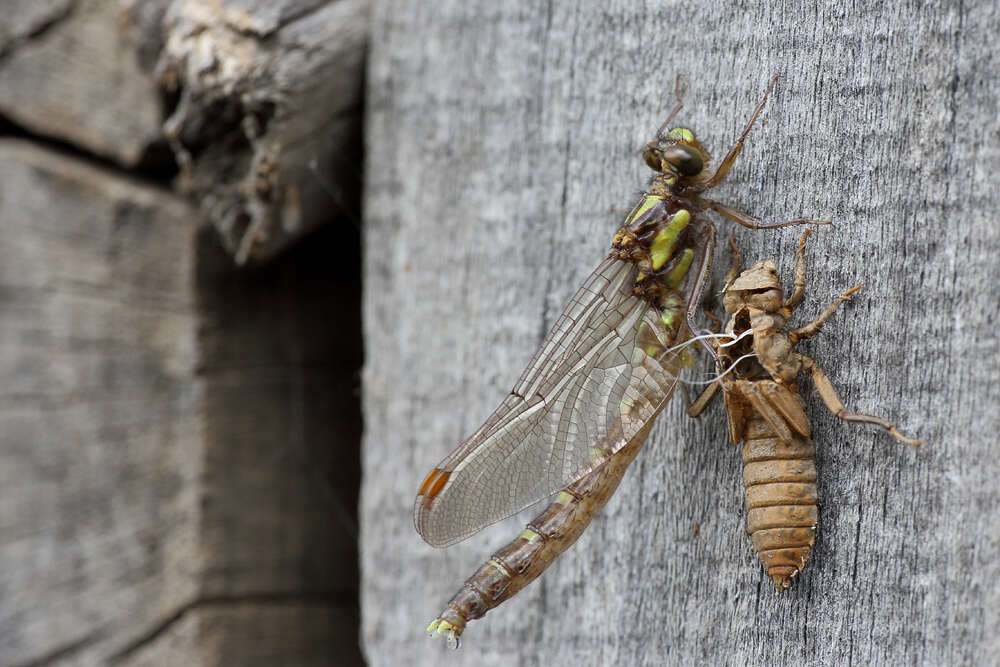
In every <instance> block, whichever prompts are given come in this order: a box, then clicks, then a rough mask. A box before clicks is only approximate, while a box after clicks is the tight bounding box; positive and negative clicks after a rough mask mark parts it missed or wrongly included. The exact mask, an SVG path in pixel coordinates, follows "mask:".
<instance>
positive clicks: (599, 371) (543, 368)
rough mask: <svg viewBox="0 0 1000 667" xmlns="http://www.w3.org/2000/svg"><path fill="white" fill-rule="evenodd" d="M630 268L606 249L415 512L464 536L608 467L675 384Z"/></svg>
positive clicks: (453, 536)
mask: <svg viewBox="0 0 1000 667" xmlns="http://www.w3.org/2000/svg"><path fill="white" fill-rule="evenodd" d="M636 273H637V269H636V267H635V265H634V264H632V263H630V262H626V261H622V260H619V259H617V258H616V257H614V256H609V257H608V258H607V259H605V260H604V261H603V262H602V263H601V264H600V265H599V266H598V267H597V269H596V270H595V271H594V272H593V273H592V274H591V275H590V277H589V278H588V279H587V280H586V281H585V282H584V284H583V285H582V286H581V287H580V289H579V290H577V292H576V294H575V295H574V296H573V298H572V299H570V302H569V303H568V304H567V306H566V308H565V310H564V311H563V313H562V315H561V316H560V317H559V320H558V321H557V322H556V324H555V326H554V327H553V328H552V331H551V332H550V333H549V335H548V336H547V337H546V339H545V342H544V343H543V344H542V347H541V349H540V350H539V351H538V353H537V354H536V355H535V358H534V359H532V361H531V363H530V364H529V365H528V368H527V369H526V370H525V372H524V373H523V375H522V376H521V378H520V380H518V382H517V384H516V385H515V387H514V390H513V391H512V392H511V393H510V394H509V395H508V396H507V398H506V399H505V400H504V402H503V403H502V404H501V405H500V407H499V408H497V410H496V411H495V412H494V413H493V415H492V416H491V417H490V418H489V419H488V420H487V421H486V423H485V424H483V425H482V426H481V427H480V428H479V429H478V430H477V431H476V432H475V433H473V434H472V436H470V437H469V439H468V440H466V441H465V442H464V443H462V445H461V446H459V447H458V449H456V450H455V451H454V452H452V453H451V454H450V455H449V456H448V457H447V458H445V460H444V461H442V462H441V463H440V464H439V465H438V467H437V468H435V469H434V472H432V473H431V475H430V476H428V478H427V480H426V481H425V482H424V484H423V486H422V487H421V489H420V493H419V494H418V496H417V501H416V504H415V507H414V512H413V518H414V524H415V525H416V528H417V531H418V532H419V533H420V534H421V535H422V536H423V538H424V539H425V540H427V542H429V543H430V544H432V545H434V546H446V545H448V544H453V543H455V542H458V541H460V540H462V539H464V538H466V537H468V536H469V535H472V534H473V533H475V532H477V531H479V530H480V529H482V528H483V527H485V526H487V525H489V524H491V523H494V522H496V521H499V520H501V519H504V518H506V517H508V516H510V515H512V514H515V513H517V512H519V511H520V510H522V509H524V508H525V507H528V506H529V505H532V504H533V503H535V502H537V501H539V500H541V499H543V498H546V497H547V496H549V495H551V494H553V493H555V492H556V491H558V490H559V489H560V488H562V487H564V486H566V485H567V484H569V483H571V482H573V481H575V480H576V479H579V478H580V477H581V476H583V475H585V474H586V473H588V472H590V471H591V470H593V469H594V468H596V467H597V466H599V465H601V464H602V463H603V462H604V461H606V460H607V459H608V457H610V456H611V455H612V454H614V453H615V452H617V451H618V450H619V449H621V448H622V447H624V446H625V444H627V443H628V442H629V440H630V439H631V438H632V437H633V436H634V435H635V434H636V433H637V432H639V430H640V429H641V428H642V427H643V426H644V425H645V424H646V423H647V422H648V421H649V420H651V419H652V418H653V417H655V416H656V414H657V412H659V409H660V408H661V407H662V406H663V404H664V403H665V401H666V399H667V398H669V396H670V394H671V392H672V391H673V386H674V384H675V382H676V377H675V376H676V363H674V361H675V357H676V355H677V354H678V353H675V352H667V351H666V350H667V348H669V347H670V345H669V341H671V340H672V333H671V332H670V331H669V330H667V329H666V327H665V326H664V325H663V323H662V322H660V317H659V313H658V312H657V310H656V309H655V308H652V307H651V306H650V304H649V303H648V302H646V301H644V300H643V299H641V298H639V297H637V296H635V295H633V287H634V285H635V278H636Z"/></svg>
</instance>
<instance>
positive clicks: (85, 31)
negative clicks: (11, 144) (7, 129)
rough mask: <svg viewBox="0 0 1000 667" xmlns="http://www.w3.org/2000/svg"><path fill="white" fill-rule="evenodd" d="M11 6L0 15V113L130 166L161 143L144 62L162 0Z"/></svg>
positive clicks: (153, 89)
mask: <svg viewBox="0 0 1000 667" xmlns="http://www.w3.org/2000/svg"><path fill="white" fill-rule="evenodd" d="M9 4H10V3H5V5H4V16H3V18H2V19H0V23H2V27H0V34H2V37H0V49H2V52H3V58H2V59H0V113H3V115H4V116H6V117H7V118H9V119H10V120H13V121H14V122H16V123H17V124H18V125H20V126H21V127H23V128H25V129H26V130H29V131H31V132H33V133H36V134H39V135H44V136H47V137H50V138H54V139H59V140H61V141H65V142H67V143H70V144H73V145H75V146H77V147H79V148H80V149H83V150H86V151H89V152H93V153H95V154H97V155H101V156H103V157H105V158H108V159H111V160H114V161H116V162H119V163H121V164H123V165H125V166H128V167H134V166H135V165H137V164H138V163H139V162H140V161H142V159H143V158H144V156H146V155H147V152H148V151H149V149H150V147H151V146H152V145H154V144H155V143H157V142H160V143H161V144H162V139H163V133H162V130H161V126H162V123H163V118H162V111H163V110H162V107H161V100H160V93H159V92H158V90H157V86H156V82H155V80H154V77H153V76H152V67H153V65H154V64H155V62H156V60H155V58H156V54H157V52H158V50H159V43H160V29H159V19H160V17H161V16H162V14H163V11H164V10H165V8H166V6H167V4H168V0H149V1H145V0H144V1H143V2H134V1H133V2H121V1H119V0H56V1H52V2H36V1H35V0H26V1H22V0H19V1H18V2H16V3H13V5H14V6H8V5H9ZM129 5H131V7H129Z"/></svg>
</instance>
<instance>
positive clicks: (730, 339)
mask: <svg viewBox="0 0 1000 667" xmlns="http://www.w3.org/2000/svg"><path fill="white" fill-rule="evenodd" d="M751 334H753V329H747V330H746V331H744V332H743V333H741V334H740V335H739V336H734V335H733V334H730V333H703V334H700V335H698V336H695V337H694V338H689V339H688V340H686V341H684V342H683V343H680V344H679V345H674V346H673V347H671V348H669V349H666V350H664V351H663V352H661V353H660V354H659V355H658V356H661V357H662V356H664V355H666V354H668V353H670V352H674V351H676V350H680V349H683V348H685V347H687V346H688V345H691V344H692V343H695V342H697V341H700V340H707V339H715V340H720V339H722V340H725V341H726V342H724V343H719V347H730V346H731V345H735V344H736V343H738V342H739V341H741V340H742V339H744V338H746V337H747V336H749V335H751ZM755 356H757V355H756V354H754V353H753V352H750V353H749V354H744V355H743V356H742V357H740V358H739V359H737V360H736V361H734V362H733V363H731V364H730V365H729V368H727V369H726V370H724V371H723V372H722V373H719V374H718V375H714V376H712V377H711V378H709V379H707V380H684V379H681V378H677V381H678V382H681V383H683V384H686V385H689V386H691V385H702V384H712V383H713V382H718V381H719V380H721V379H722V378H724V377H726V375H728V374H729V372H730V371H732V370H733V369H734V368H736V366H737V365H738V364H739V363H740V362H741V361H743V360H744V359H749V358H751V357H755Z"/></svg>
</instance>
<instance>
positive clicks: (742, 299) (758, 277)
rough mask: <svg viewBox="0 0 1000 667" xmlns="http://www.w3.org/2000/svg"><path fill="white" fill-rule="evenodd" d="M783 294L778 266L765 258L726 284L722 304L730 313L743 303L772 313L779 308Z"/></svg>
mask: <svg viewBox="0 0 1000 667" xmlns="http://www.w3.org/2000/svg"><path fill="white" fill-rule="evenodd" d="M783 296H784V294H783V292H782V289H781V278H779V277H778V267H777V266H775V264H774V262H773V261H771V260H770V259H765V260H763V261H760V262H757V263H756V264H754V265H753V267H752V268H749V269H747V270H746V271H744V272H743V273H741V274H740V275H739V277H737V278H736V280H734V281H733V282H732V283H730V284H729V285H726V291H725V293H724V294H723V296H722V305H723V307H724V308H725V309H726V312H727V313H729V314H730V315H732V314H733V313H735V312H736V311H737V310H739V309H740V308H741V307H742V306H743V305H747V306H750V307H752V308H757V309H759V310H763V311H765V312H768V313H773V312H776V311H777V310H778V309H779V308H781V300H782V298H783Z"/></svg>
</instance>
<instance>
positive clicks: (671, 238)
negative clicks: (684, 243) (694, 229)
mask: <svg viewBox="0 0 1000 667" xmlns="http://www.w3.org/2000/svg"><path fill="white" fill-rule="evenodd" d="M690 222H691V213H690V212H689V211H687V210H685V209H683V208H682V209H681V210H679V211H677V212H676V213H674V217H672V218H670V222H668V223H667V226H666V227H664V228H663V229H661V230H660V231H659V232H658V233H657V235H656V238H654V239H653V243H652V245H650V247H649V258H650V261H651V263H652V265H653V270H654V271H659V270H660V269H661V268H663V265H664V264H666V263H667V260H668V259H670V256H671V255H672V254H673V252H674V244H676V243H677V236H678V235H679V234H680V233H681V231H682V230H683V229H684V228H685V227H687V226H688V223H690Z"/></svg>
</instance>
